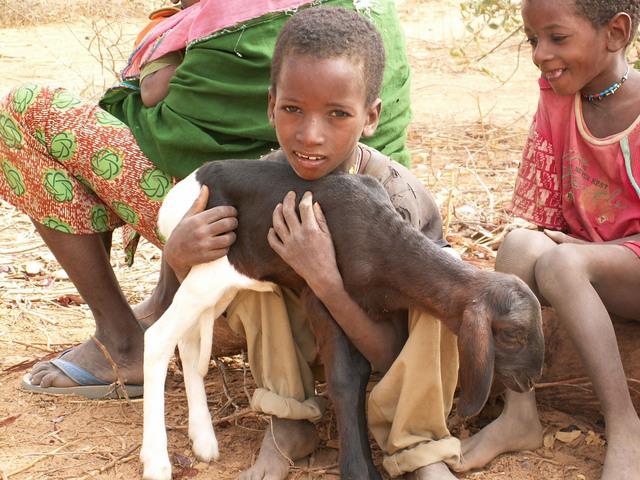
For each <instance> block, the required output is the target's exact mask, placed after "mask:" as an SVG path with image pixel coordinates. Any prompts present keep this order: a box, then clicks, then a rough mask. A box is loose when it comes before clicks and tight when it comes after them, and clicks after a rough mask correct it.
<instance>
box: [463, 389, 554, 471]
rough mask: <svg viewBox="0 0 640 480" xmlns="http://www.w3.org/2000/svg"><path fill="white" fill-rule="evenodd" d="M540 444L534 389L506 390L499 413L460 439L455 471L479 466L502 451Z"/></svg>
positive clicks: (517, 450) (522, 448)
mask: <svg viewBox="0 0 640 480" xmlns="http://www.w3.org/2000/svg"><path fill="white" fill-rule="evenodd" d="M540 445H542V425H541V424H540V418H539V417H538V411H537V407H536V398H535V394H534V392H526V393H516V392H512V391H507V393H506V394H505V406H504V410H503V412H502V414H501V415H500V416H499V417H498V418H497V419H495V420H494V421H493V422H491V423H490V424H489V425H487V426H486V427H484V428H483V429H482V430H480V432H478V433H477V434H475V435H474V436H472V437H470V438H468V439H466V440H463V441H462V461H461V463H460V466H459V467H458V468H456V471H458V472H468V471H469V470H473V469H474V468H482V467H484V466H485V465H486V464H487V463H489V462H490V461H491V460H493V459H494V458H495V457H497V456H498V455H500V454H502V453H507V452H519V451H522V450H534V449H536V448H538V447H540Z"/></svg>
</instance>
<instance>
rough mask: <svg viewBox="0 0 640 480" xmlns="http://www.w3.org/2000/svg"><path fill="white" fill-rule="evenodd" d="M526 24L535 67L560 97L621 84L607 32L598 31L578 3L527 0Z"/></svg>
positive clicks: (524, 12)
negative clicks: (610, 53) (579, 9)
mask: <svg viewBox="0 0 640 480" xmlns="http://www.w3.org/2000/svg"><path fill="white" fill-rule="evenodd" d="M522 20H523V22H524V31H525V34H526V35H527V38H528V40H529V43H530V44H531V48H532V57H533V63H534V64H535V65H536V67H538V68H539V69H540V71H541V72H542V76H543V77H545V78H546V79H547V80H548V81H549V83H550V84H551V86H552V87H553V89H554V90H555V91H556V93H558V94H559V95H573V94H575V93H576V92H578V91H581V90H582V91H584V92H588V93H595V92H599V91H602V90H604V89H606V88H608V87H610V86H611V85H612V84H613V83H614V82H615V81H617V80H620V77H619V76H618V75H617V73H616V71H615V69H614V68H612V67H611V65H612V64H611V56H610V55H608V53H609V52H608V50H607V42H606V31H607V29H606V28H604V27H603V28H600V29H598V30H596V29H595V28H594V27H593V25H592V24H591V22H590V21H589V20H588V19H587V18H586V17H584V16H582V15H579V14H578V13H577V12H576V5H575V3H574V1H572V0H561V1H559V0H524V1H523V2H522ZM612 70H613V72H611V71H612ZM612 74H613V77H616V78H615V79H613V77H611V75H612ZM610 77H611V78H610Z"/></svg>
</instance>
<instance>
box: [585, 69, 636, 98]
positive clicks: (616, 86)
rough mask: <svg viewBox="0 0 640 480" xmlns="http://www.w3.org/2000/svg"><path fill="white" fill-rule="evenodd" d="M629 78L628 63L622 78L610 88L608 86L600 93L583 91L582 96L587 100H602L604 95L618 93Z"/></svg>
mask: <svg viewBox="0 0 640 480" xmlns="http://www.w3.org/2000/svg"><path fill="white" fill-rule="evenodd" d="M627 78H629V66H628V65H627V71H626V72H625V74H624V75H623V76H622V78H621V79H620V81H619V82H616V83H614V84H613V85H611V86H610V87H609V88H607V89H606V90H603V91H602V92H600V93H592V94H591V95H587V94H584V93H583V94H582V96H583V97H584V98H586V99H587V100H589V101H590V102H592V101H594V100H602V99H603V98H604V97H608V96H609V95H613V94H614V93H616V91H617V90H618V89H619V88H620V87H621V86H622V84H623V83H624V82H626V81H627Z"/></svg>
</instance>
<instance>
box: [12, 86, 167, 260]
mask: <svg viewBox="0 0 640 480" xmlns="http://www.w3.org/2000/svg"><path fill="white" fill-rule="evenodd" d="M0 166H1V168H2V174H1V175H0V197H2V198H3V199H4V200H6V201H7V202H9V203H10V204H12V205H14V206H16V207H17V208H19V209H20V210H22V211H23V212H25V213H26V214H27V215H29V217H31V218H32V219H33V220H35V221H36V222H38V223H41V224H43V225H45V226H47V227H49V228H53V229H55V230H58V231H62V232H66V233H71V234H91V233H99V232H105V231H110V230H113V229H115V228H116V227H119V226H121V225H124V224H125V223H126V224H129V225H131V227H133V229H135V231H136V232H138V233H139V234H140V235H142V236H144V237H145V238H146V239H148V240H149V241H150V242H152V243H154V244H155V245H157V246H159V247H161V246H162V239H161V237H160V236H159V235H158V233H157V230H156V220H157V216H158V210H159V208H160V205H161V204H162V200H163V199H164V197H165V195H166V194H167V192H168V191H169V190H170V189H171V187H172V186H173V184H174V183H175V181H174V179H172V178H171V177H170V176H169V175H166V174H165V173H164V172H162V171H161V170H159V169H158V168H157V167H156V166H155V165H153V164H152V163H151V162H150V161H149V160H148V159H147V157H146V156H145V155H144V154H143V153H142V151H141V150H140V148H139V147H138V144H137V143H136V139H135V137H134V136H133V134H132V133H131V130H130V129H129V128H128V127H127V126H126V125H125V124H124V123H122V122H121V121H120V120H118V119H117V118H115V117H113V116H112V115H110V114H109V113H107V112H105V111H104V110H102V109H101V108H99V107H97V106H96V105H95V103H92V102H86V101H84V100H83V99H81V98H79V97H77V96H76V95H74V94H72V93H70V92H68V91H66V90H64V89H62V88H53V87H46V86H41V85H38V84H25V85H21V86H19V87H17V88H16V89H14V90H13V91H11V92H10V93H9V95H8V96H6V97H5V98H4V99H2V100H0ZM132 240H133V243H132V244H131V245H129V250H128V252H127V254H128V256H129V257H130V258H129V261H131V260H132V255H133V250H134V249H135V243H136V242H137V239H132Z"/></svg>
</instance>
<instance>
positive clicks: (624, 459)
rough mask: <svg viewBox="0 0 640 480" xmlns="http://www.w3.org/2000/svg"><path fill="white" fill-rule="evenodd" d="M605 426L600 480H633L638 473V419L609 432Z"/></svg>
mask: <svg viewBox="0 0 640 480" xmlns="http://www.w3.org/2000/svg"><path fill="white" fill-rule="evenodd" d="M611 430H612V429H611V428H609V427H608V426H607V455H606V457H605V459H604V469H603V470H602V477H601V480H633V479H637V478H638V472H640V419H638V418H637V417H636V419H635V420H634V421H633V422H630V423H629V424H627V425H624V426H623V428H622V430H620V431H617V432H615V433H613V432H611Z"/></svg>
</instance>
